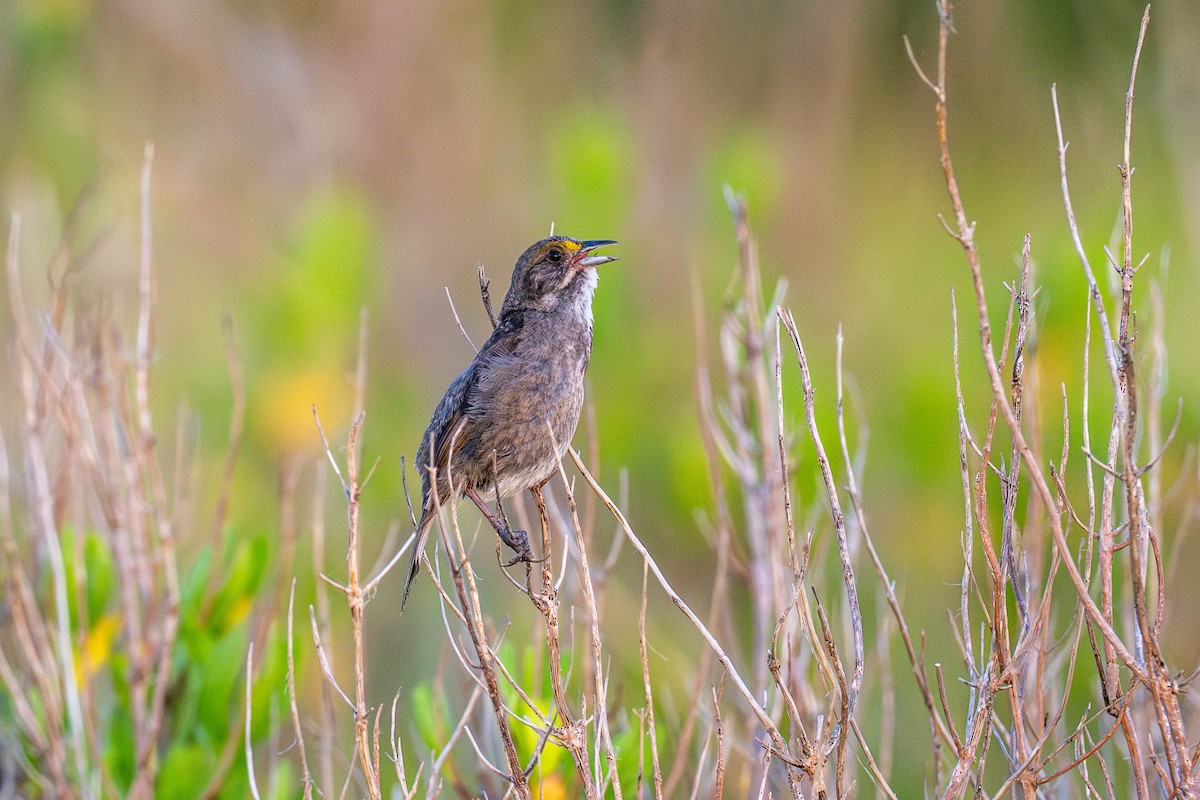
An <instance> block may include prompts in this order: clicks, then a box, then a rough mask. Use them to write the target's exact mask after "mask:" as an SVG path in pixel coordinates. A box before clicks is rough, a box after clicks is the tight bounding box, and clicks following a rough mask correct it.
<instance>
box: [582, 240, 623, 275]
mask: <svg viewBox="0 0 1200 800" xmlns="http://www.w3.org/2000/svg"><path fill="white" fill-rule="evenodd" d="M610 244H616V242H614V241H613V240H612V239H590V240H588V241H586V242H580V245H581V246H580V248H579V255H578V256H577V257H576V261H575V266H577V267H579V268H581V269H582V268H584V267H598V266H600V265H601V264H607V263H608V262H610V261H616V260H617V257H616V256H589V255H588V253H590V252H592V251H593V250H595V249H597V248H600V247H607V246H608V245H610Z"/></svg>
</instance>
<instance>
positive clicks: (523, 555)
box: [466, 489, 533, 567]
mask: <svg viewBox="0 0 1200 800" xmlns="http://www.w3.org/2000/svg"><path fill="white" fill-rule="evenodd" d="M466 494H467V497H469V498H471V502H472V503H474V504H475V505H476V506H478V508H479V510H480V511H481V512H483V516H485V517H487V521H488V522H490V523H491V524H492V527H493V528H495V529H496V533H497V535H499V537H500V540H501V541H502V542H504V543H505V544H506V545H508V547H509V549H510V550H512V551H513V552H514V553H516V555H515V556H514V557H513V559H512V560H511V561H509V562H508V563H507V564H505V565H504V566H506V567H511V566H512V565H513V564H520V563H523V562H524V563H528V562H530V561H533V550H531V549H530V547H529V536H528V535H527V534H526V533H525V531H514V530H513V529H512V528H510V527H509V526H508V521H507V520H506V519H504V507H503V506H501V505H500V497H499V493H497V496H496V508H497V509H498V510H499V514H498V515H497V514H493V513H492V510H491V509H490V508H488V506H487V503H485V502H484V501H483V498H482V497H480V496H479V493H478V492H476V491H475V490H474V489H467V492H466Z"/></svg>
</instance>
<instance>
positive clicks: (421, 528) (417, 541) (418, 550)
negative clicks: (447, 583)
mask: <svg viewBox="0 0 1200 800" xmlns="http://www.w3.org/2000/svg"><path fill="white" fill-rule="evenodd" d="M432 521H433V517H432V515H431V514H429V512H428V511H426V512H425V513H423V514H421V521H420V522H419V523H418V524H417V530H416V536H415V538H414V539H413V551H412V556H411V557H410V558H409V560H408V575H407V576H406V577H405V578H404V595H403V596H402V597H401V598H400V613H402V614H403V613H404V604H405V603H407V602H408V593H409V592H410V591H412V585H413V581H415V580H416V579H417V574H418V573H419V572H420V571H421V554H422V553H423V552H425V540H426V539H428V538H429V528H430V523H431V522H432Z"/></svg>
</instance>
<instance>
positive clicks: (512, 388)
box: [400, 236, 616, 609]
mask: <svg viewBox="0 0 1200 800" xmlns="http://www.w3.org/2000/svg"><path fill="white" fill-rule="evenodd" d="M610 244H616V242H613V241H609V240H593V241H579V240H576V239H570V238H568V237H566V236H551V237H550V238H549V239H543V240H542V241H540V242H537V243H535V244H533V245H531V246H530V247H529V249H527V250H526V251H525V252H524V253H523V254H522V255H521V257H520V258H519V259H517V265H516V268H515V269H514V270H513V276H512V283H511V284H510V286H509V288H508V294H507V295H505V297H504V303H503V305H502V306H501V307H500V318H499V321H498V324H497V326H496V329H495V330H494V331H492V335H491V336H490V337H488V340H487V341H486V342H484V344H483V347H481V348H480V349H479V353H478V354H477V355H476V356H475V360H474V361H472V362H471V364H470V366H468V367H467V368H466V369H465V370H463V373H462V374H461V375H459V376H458V377H457V378H455V379H454V381H453V382H452V383H451V384H450V386H449V388H447V389H446V394H445V395H443V396H442V400H441V402H439V403H438V405H437V408H436V409H435V410H434V412H433V419H431V420H430V421H429V427H428V428H427V429H426V430H425V435H424V436H423V437H422V439H421V446H420V447H419V448H418V449H417V468H418V469H419V470H420V472H421V519H420V521H419V522H418V523H417V531H416V541H415V543H414V547H413V552H412V559H411V561H410V562H409V569H408V577H407V579H406V580H405V582H404V597H403V599H402V600H401V602H400V607H401V609H403V608H404V604H405V603H406V602H407V601H408V593H409V590H410V589H411V588H412V583H413V579H415V578H416V576H417V573H418V572H419V571H420V568H421V553H422V552H423V551H424V548H425V540H426V539H427V538H428V536H429V528H430V525H431V524H432V522H433V518H434V516H435V515H436V513H437V509H436V506H435V504H434V496H433V492H432V486H431V483H430V470H429V467H430V465H431V464H432V466H433V467H434V469H435V471H436V474H437V499H438V501H440V502H442V503H446V502H455V501H457V499H458V497H460V496H462V495H466V496H467V497H469V498H471V500H472V501H473V502H474V503H475V505H477V506H478V507H479V510H480V511H482V512H483V513H484V515H485V516H486V517H487V518H488V521H489V522H491V524H492V526H493V527H494V528H495V529H496V532H497V533H498V534H499V535H500V537H501V538H502V539H503V540H504V542H505V543H506V544H507V545H508V546H509V547H511V548H512V549H513V550H514V551H516V552H517V558H518V560H529V558H530V555H531V554H530V551H529V545H528V542H527V539H526V536H525V534H524V532H523V531H513V530H510V529H509V528H508V526H507V525H506V524H505V522H504V521H503V515H502V514H500V513H499V511H500V510H499V508H497V513H496V514H493V513H492V511H491V510H490V509H489V508H488V503H489V501H494V500H495V499H496V497H497V494H498V495H499V497H509V496H511V495H514V494H516V493H518V492H520V491H522V490H524V489H528V488H531V487H534V486H539V485H541V484H542V483H544V482H545V481H546V480H547V479H549V478H550V477H551V476H552V475H553V474H554V472H555V470H557V468H558V460H559V459H560V458H561V457H562V455H563V453H565V452H566V449H567V447H568V446H569V445H570V442H571V437H572V436H573V435H574V433H575V426H576V425H577V424H578V422H579V413H580V411H581V410H582V409H583V373H584V371H585V370H586V369H587V364H588V358H589V357H590V356H591V352H592V293H593V292H594V291H595V288H596V270H595V268H596V267H597V266H599V265H601V264H605V263H607V262H609V261H615V260H616V257H615V256H597V255H590V253H592V251H594V250H596V249H597V248H599V247H603V246H604V245H610ZM547 423H549V426H550V429H552V430H553V431H554V437H553V440H552V439H551V437H550V434H549V432H548V431H547ZM555 443H556V444H557V448H555V447H554V444H555ZM447 467H449V468H448V469H447ZM450 480H453V481H454V490H451V487H450V483H449V481H450Z"/></svg>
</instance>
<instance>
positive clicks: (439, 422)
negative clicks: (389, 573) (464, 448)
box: [400, 315, 521, 611]
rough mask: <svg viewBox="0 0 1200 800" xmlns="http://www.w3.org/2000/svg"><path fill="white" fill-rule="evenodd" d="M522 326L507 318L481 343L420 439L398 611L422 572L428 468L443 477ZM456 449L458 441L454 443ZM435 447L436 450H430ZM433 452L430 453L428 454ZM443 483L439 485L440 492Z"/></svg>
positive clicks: (429, 514)
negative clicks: (412, 529) (416, 513)
mask: <svg viewBox="0 0 1200 800" xmlns="http://www.w3.org/2000/svg"><path fill="white" fill-rule="evenodd" d="M520 327H521V322H520V317H519V316H516V315H507V316H506V319H505V320H504V321H502V322H501V324H500V326H499V327H497V328H496V330H494V331H492V335H491V336H490V337H488V340H487V341H486V342H484V344H483V347H481V348H480V349H479V353H478V354H477V355H476V356H475V360H474V361H472V362H471V364H470V365H469V366H468V367H467V368H466V369H465V370H463V371H462V374H461V375H459V376H458V377H457V378H455V379H454V380H453V381H452V382H451V383H450V385H449V386H448V387H447V388H446V393H445V394H444V395H442V399H441V400H440V401H439V402H438V404H437V408H435V409H434V411H433V418H432V419H430V420H429V427H428V428H426V429H425V435H424V436H423V437H421V445H420V447H418V448H417V471H418V472H420V474H421V519H420V521H419V522H418V523H417V530H416V539H415V541H414V542H413V552H412V558H411V559H410V560H409V565H408V576H407V578H406V579H405V581H404V596H403V599H402V600H401V601H400V609H401V611H403V610H404V604H405V603H406V602H407V601H408V592H409V590H410V589H411V588H412V583H413V580H414V579H415V578H416V577H417V573H418V572H420V570H421V553H422V552H423V551H424V550H425V541H426V539H428V538H429V528H430V525H431V524H432V522H433V514H434V508H433V500H432V491H431V489H432V487H431V486H430V480H429V467H430V464H431V463H432V465H433V467H434V468H435V469H436V470H437V472H438V474H439V475H445V474H446V464H447V462H448V461H449V459H450V450H451V447H450V443H451V440H452V439H455V438H458V439H459V440H461V439H462V438H463V437H464V436H469V435H470V427H471V424H472V422H473V421H474V418H473V416H472V413H471V411H472V409H478V408H479V403H478V400H479V399H480V398H479V397H478V395H479V394H480V390H481V384H482V390H483V392H484V393H486V392H487V391H488V388H487V387H488V386H490V385H491V384H492V381H490V380H488V376H489V375H490V374H491V373H493V372H495V371H497V370H501V369H503V366H504V365H506V364H508V363H509V362H510V361H511V360H512V355H513V346H514V344H515V341H516V338H517V337H519V330H520ZM455 444H456V446H457V442H456V443H455ZM433 448H436V449H433ZM431 450H432V452H431ZM443 486H444V484H443V483H442V482H441V481H439V482H438V490H439V492H440V491H442V490H443ZM451 499H452V498H449V497H443V496H440V495H439V497H438V500H439V502H443V503H444V502H447V501H450V500H451Z"/></svg>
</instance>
